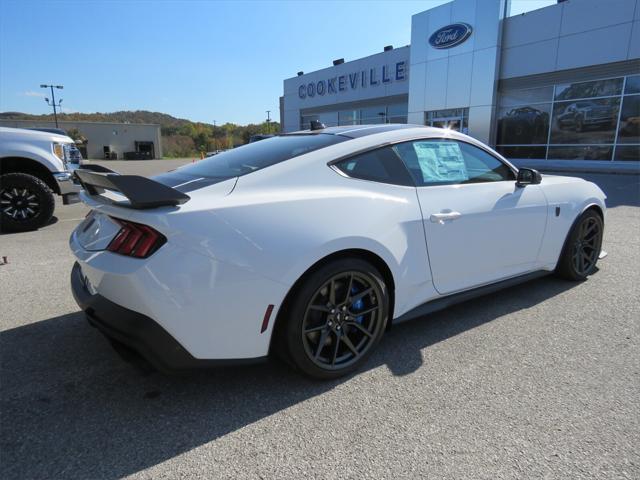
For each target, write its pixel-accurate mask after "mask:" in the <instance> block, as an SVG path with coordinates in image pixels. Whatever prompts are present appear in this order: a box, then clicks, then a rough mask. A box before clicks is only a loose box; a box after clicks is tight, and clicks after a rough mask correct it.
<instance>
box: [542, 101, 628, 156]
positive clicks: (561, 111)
mask: <svg viewBox="0 0 640 480" xmlns="http://www.w3.org/2000/svg"><path fill="white" fill-rule="evenodd" d="M619 108H620V97H616V98H603V99H598V100H586V101H585V100H581V101H579V102H558V103H555V104H554V106H553V118H552V121H551V142H550V143H559V144H574V143H591V144H598V143H613V140H614V137H615V133H616V123H617V120H618V110H619Z"/></svg>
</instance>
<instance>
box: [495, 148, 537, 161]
mask: <svg viewBox="0 0 640 480" xmlns="http://www.w3.org/2000/svg"><path fill="white" fill-rule="evenodd" d="M497 150H498V152H500V153H501V154H502V155H503V156H504V157H506V158H508V159H509V160H511V159H512V158H537V159H544V158H545V157H546V156H547V147H546V146H540V147H501V146H499V147H497Z"/></svg>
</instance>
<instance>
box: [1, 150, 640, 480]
mask: <svg viewBox="0 0 640 480" xmlns="http://www.w3.org/2000/svg"><path fill="white" fill-rule="evenodd" d="M178 163H181V162H173V161H154V162H151V161H149V162H110V163H109V165H110V166H112V167H113V168H114V169H116V170H120V171H123V172H127V173H142V174H151V173H154V172H157V171H160V169H162V168H164V169H170V168H174V167H175V166H176V165H177V164H178ZM588 177H589V178H590V179H592V180H594V181H596V182H597V183H599V184H600V185H601V186H602V188H603V190H605V192H606V193H607V194H608V196H609V199H608V204H609V207H610V209H609V211H608V216H607V221H606V235H605V241H604V248H605V250H607V251H608V253H609V255H608V257H607V258H606V259H605V260H604V261H602V262H601V263H600V271H599V272H598V273H597V274H595V275H594V276H593V277H591V278H590V279H589V280H588V281H586V282H584V283H569V282H565V281H562V280H558V279H555V278H553V277H545V278H542V279H539V280H535V281H533V282H530V283H527V284H524V285H521V286H519V287H515V288H512V289H510V290H508V291H503V292H500V293H497V294H493V295H491V296H488V297H484V298H481V299H477V300H474V301H470V302H467V303H465V304H461V305H458V306H456V307H453V308H450V309H448V310H447V311H444V312H440V313H436V314H432V315H429V316H428V317H425V318H424V319H421V320H417V321H413V322H409V323H406V324H402V325H399V326H397V327H396V328H394V329H392V330H391V331H390V332H389V333H388V335H387V336H386V338H385V339H383V342H382V343H381V345H380V347H379V348H378V350H377V351H376V352H375V354H374V355H373V357H372V358H371V359H370V361H369V362H368V364H367V366H366V368H365V369H364V371H362V372H359V373H358V374H356V375H353V376H351V377H349V378H346V379H342V380H339V381H333V382H325V383H322V382H314V381H310V380H307V379H305V378H303V377H300V376H299V375H297V374H295V373H292V372H291V371H290V370H289V369H288V368H287V367H285V366H283V365H281V364H280V363H278V362H275V361H274V362H270V363H267V364H263V365H259V366H254V367H244V368H226V369H218V370H212V371H206V372H199V373H194V374H191V375H187V376H181V377H167V376H164V375H161V374H158V373H149V372H146V373H145V372H143V371H140V370H138V369H136V368H134V367H132V366H131V365H129V364H126V363H124V362H123V361H122V360H121V359H120V358H119V357H118V356H117V355H116V354H115V353H114V352H113V351H112V349H111V347H110V346H109V344H108V342H107V341H106V340H105V339H104V338H103V337H102V335H100V334H99V333H98V332H97V331H96V330H95V329H93V328H91V327H90V326H89V325H88V324H87V322H86V321H85V320H84V318H83V315H82V314H81V313H80V312H79V310H78V308H77V306H76V304H75V302H74V301H73V298H72V296H71V292H70V289H69V285H68V284H69V281H68V276H69V271H70V269H71V266H72V264H73V258H72V256H71V253H70V252H69V250H68V246H67V240H68V237H69V234H70V232H71V231H72V229H73V228H74V227H75V225H76V224H77V223H78V222H79V221H80V220H81V219H82V218H83V217H84V215H85V214H86V211H87V210H86V208H85V207H84V206H83V205H81V204H76V205H71V206H67V207H63V206H62V205H61V204H58V205H57V210H56V216H57V219H56V221H55V222H54V223H52V224H50V225H48V226H46V227H44V228H42V229H41V230H40V231H37V232H29V233H22V234H13V235H3V236H0V257H2V256H6V257H7V259H8V264H6V265H2V266H0V302H1V303H0V330H1V331H0V355H1V359H0V360H1V361H0V401H1V409H0V413H1V436H0V441H1V444H0V477H1V478H3V479H27V478H34V479H35V478H37V479H49V478H51V479H63V478H78V479H89V478H91V479H93V478H107V479H114V478H122V477H131V478H145V479H146V478H187V477H189V478H196V477H200V478H209V479H213V478H215V479H219V478H256V479H259V478H318V479H326V478H341V479H342V478H358V479H362V478H375V479H381V478H390V479H396V478H456V479H458V478H472V479H481V478H486V479H497V478H557V479H582V478H584V479H587V478H588V479H592V478H598V479H602V478H629V479H632V478H635V479H637V478H640V449H639V448H638V445H640V350H639V347H640V328H639V323H640V178H639V177H638V176H629V175H589V176H588ZM0 263H1V262H0Z"/></svg>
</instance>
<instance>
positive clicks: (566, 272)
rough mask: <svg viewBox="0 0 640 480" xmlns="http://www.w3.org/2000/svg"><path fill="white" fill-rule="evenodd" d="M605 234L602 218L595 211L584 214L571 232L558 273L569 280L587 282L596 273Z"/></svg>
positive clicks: (557, 269) (559, 263)
mask: <svg viewBox="0 0 640 480" xmlns="http://www.w3.org/2000/svg"><path fill="white" fill-rule="evenodd" d="M603 232H604V222H603V221H602V217H600V215H599V214H598V213H597V212H596V211H594V210H587V211H586V212H584V213H583V214H582V215H581V216H580V217H579V218H578V220H577V221H576V222H575V223H574V225H573V227H572V229H571V231H570V232H569V236H568V237H567V240H566V242H565V246H564V249H563V252H562V255H561V257H560V261H559V262H558V267H557V268H556V273H557V274H558V275H559V276H561V277H563V278H566V279H568V280H585V279H586V278H587V277H588V276H589V275H591V274H592V273H594V272H595V270H596V264H597V263H598V258H599V256H600V250H601V248H602V235H603Z"/></svg>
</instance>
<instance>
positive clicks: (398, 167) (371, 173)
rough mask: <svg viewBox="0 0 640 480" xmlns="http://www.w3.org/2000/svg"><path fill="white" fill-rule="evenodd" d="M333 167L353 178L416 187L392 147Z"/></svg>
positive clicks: (350, 158) (364, 154) (358, 156)
mask: <svg viewBox="0 0 640 480" xmlns="http://www.w3.org/2000/svg"><path fill="white" fill-rule="evenodd" d="M333 166H334V168H337V169H338V170H340V171H341V172H342V173H344V174H345V175H347V176H348V177H351V178H359V179H362V180H370V181H374V182H381V183H392V184H394V185H410V186H414V185H413V181H412V180H411V176H410V175H409V172H407V169H406V168H405V166H404V164H403V163H402V161H401V160H400V158H398V155H397V154H396V153H395V151H394V150H393V149H392V148H391V147H383V148H378V149H376V150H371V151H368V152H365V153H361V154H359V155H354V156H353V157H349V158H347V159H346V160H341V161H340V162H337V163H334V164H333Z"/></svg>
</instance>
